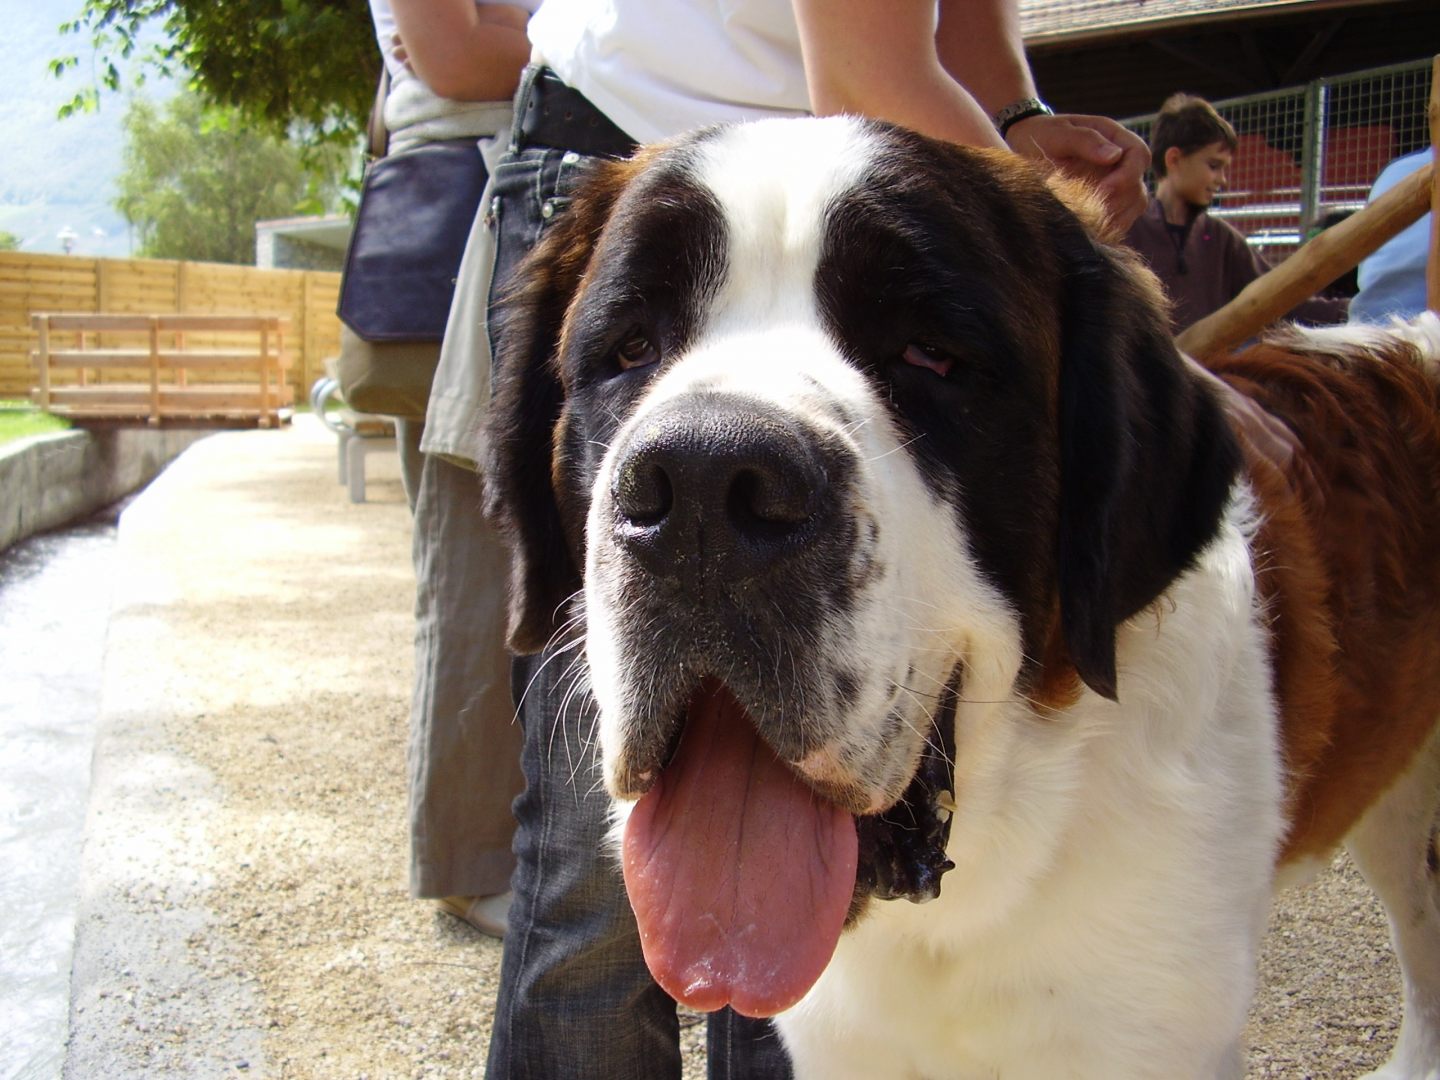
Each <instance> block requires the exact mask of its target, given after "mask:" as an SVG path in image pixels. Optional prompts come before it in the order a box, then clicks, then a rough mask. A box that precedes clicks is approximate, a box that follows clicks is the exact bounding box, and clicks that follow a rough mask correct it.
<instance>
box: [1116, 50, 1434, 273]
mask: <svg viewBox="0 0 1440 1080" xmlns="http://www.w3.org/2000/svg"><path fill="white" fill-rule="evenodd" d="M1431 71H1432V61H1431V60H1430V59H1428V58H1427V59H1424V60H1416V61H1412V62H1409V63H1405V64H1395V65H1392V66H1390V67H1383V68H1373V69H1370V70H1368V71H1358V72H1354V73H1353V74H1349V75H1340V76H1335V77H1332V78H1328V79H1318V80H1316V81H1315V82H1312V83H1309V84H1307V85H1305V86H1302V87H1296V88H1294V89H1289V90H1276V91H1271V92H1269V93H1264V94H1252V95H1249V96H1247V97H1237V98H1229V99H1227V100H1225V101H1216V102H1212V104H1213V105H1214V106H1215V108H1216V109H1217V110H1218V111H1219V112H1220V115H1221V116H1223V117H1225V119H1226V120H1228V121H1230V123H1231V124H1232V125H1233V126H1234V128H1235V133H1236V134H1237V135H1238V136H1239V145H1238V146H1237V147H1236V149H1235V155H1234V160H1233V162H1232V164H1231V167H1230V170H1229V187H1228V189H1227V190H1226V191H1225V192H1223V193H1222V194H1221V195H1220V196H1219V197H1218V198H1217V199H1216V201H1215V205H1214V207H1212V212H1213V213H1215V214H1216V215H1217V216H1220V217H1223V218H1225V219H1226V220H1228V221H1229V222H1230V223H1231V224H1232V225H1234V226H1235V227H1236V228H1237V229H1239V230H1240V231H1241V232H1242V233H1244V234H1245V235H1246V238H1247V239H1248V240H1249V242H1250V243H1251V244H1252V245H1254V246H1256V247H1258V248H1260V250H1261V251H1262V252H1263V253H1264V254H1265V256H1266V258H1268V259H1269V260H1270V261H1271V262H1278V261H1280V260H1281V259H1283V258H1284V257H1285V256H1286V255H1288V254H1290V252H1291V251H1293V250H1294V249H1295V248H1296V247H1297V246H1298V245H1299V244H1300V242H1301V240H1303V239H1304V238H1305V237H1306V236H1308V235H1311V234H1313V233H1314V232H1315V231H1316V230H1318V229H1322V228H1325V227H1327V226H1329V225H1332V224H1334V223H1335V222H1336V221H1338V220H1341V219H1342V218H1343V217H1344V216H1345V215H1347V214H1349V213H1353V212H1354V211H1355V210H1358V209H1359V208H1360V207H1362V206H1364V205H1365V197H1366V195H1367V194H1368V192H1369V190H1370V185H1371V183H1373V182H1374V180H1375V177H1376V175H1377V174H1378V173H1379V172H1380V170H1381V169H1382V168H1384V166H1385V165H1386V164H1387V163H1388V162H1390V161H1391V160H1393V159H1394V158H1397V157H1400V156H1401V155H1404V154H1408V153H1411V152H1412V151H1415V150H1419V149H1422V148H1423V147H1425V146H1428V145H1429V142H1430V137H1429V132H1428V128H1427V126H1426V117H1425V106H1426V103H1427V102H1428V101H1429V98H1430V80H1431ZM1154 119H1155V117H1154V115H1153V114H1152V115H1150V116H1141V117H1134V118H1132V119H1130V120H1126V121H1125V124H1126V126H1127V127H1129V128H1131V129H1132V130H1133V131H1135V132H1136V133H1137V134H1139V135H1140V137H1141V138H1143V139H1146V140H1147V141H1148V140H1149V138H1150V128H1151V126H1152V124H1153V122H1154Z"/></svg>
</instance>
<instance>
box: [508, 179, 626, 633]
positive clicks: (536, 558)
mask: <svg viewBox="0 0 1440 1080" xmlns="http://www.w3.org/2000/svg"><path fill="white" fill-rule="evenodd" d="M625 175H627V174H626V170H625V166H624V164H623V163H612V162H606V163H602V164H599V165H597V166H596V168H595V170H594V173H593V174H592V175H591V176H590V177H589V178H588V179H587V180H586V181H585V182H584V183H583V184H582V185H581V188H580V190H579V191H577V193H576V194H575V196H574V198H573V199H572V201H571V203H570V206H569V208H568V209H567V210H566V211H565V212H564V213H563V214H562V215H560V217H559V218H557V219H556V221H555V222H554V224H552V225H551V226H549V228H548V229H547V231H546V234H545V236H544V237H543V239H542V240H541V241H540V243H539V244H538V245H537V246H536V247H535V250H534V251H532V252H531V253H530V254H529V255H528V256H526V257H525V259H524V261H523V262H521V263H520V265H519V266H518V267H517V269H516V271H515V274H514V276H513V278H512V279H511V280H510V281H509V282H505V283H503V284H502V286H501V288H502V292H501V297H502V298H501V302H500V304H499V305H498V308H497V310H496V312H495V314H496V316H497V323H496V327H495V332H494V333H493V334H492V337H493V338H494V340H495V342H496V350H495V352H496V355H495V377H494V384H493V390H492V397H491V402H490V410H489V414H488V417H487V421H486V439H485V447H486V451H485V462H484V472H485V514H486V516H487V517H488V518H489V519H490V520H491V521H492V522H493V523H494V524H495V525H496V527H497V528H499V529H500V530H501V532H502V533H503V534H504V535H505V538H506V540H507V542H508V543H509V545H510V624H509V634H508V643H509V646H510V648H511V650H512V651H514V652H517V653H534V652H539V651H540V650H541V649H542V648H544V647H545V644H546V643H547V642H548V641H549V640H550V639H551V638H552V637H553V636H554V634H555V632H556V631H557V630H558V629H559V627H560V626H561V624H562V623H563V620H564V607H565V604H566V601H568V600H569V599H570V597H571V596H573V595H574V594H575V592H576V591H577V590H578V589H579V588H580V581H581V578H580V559H581V558H582V555H581V553H580V551H579V547H578V545H579V538H578V536H576V535H575V530H574V529H570V530H567V528H566V525H565V522H564V520H563V518H562V515H561V511H560V503H559V501H558V499H557V496H556V492H555V488H554V485H555V484H556V483H557V482H559V475H558V471H557V467H556V460H555V455H556V447H555V433H556V426H557V424H559V423H560V420H561V414H562V410H563V408H564V404H565V390H564V386H563V384H562V382H561V379H560V372H559V366H558V355H557V354H558V352H559V348H560V337H561V331H562V328H563V326H564V322H565V314H566V311H567V310H568V309H569V307H570V303H571V300H572V299H573V298H574V296H575V293H576V291H577V290H578V289H579V287H580V282H581V281H582V279H583V278H584V275H585V271H586V268H587V267H588V266H589V265H590V257H591V254H592V253H593V251H594V249H595V244H596V242H597V240H598V239H599V236H600V232H601V230H602V229H603V228H604V227H605V222H606V220H607V219H608V216H609V211H610V207H611V205H612V204H613V202H614V199H615V196H616V194H617V193H618V191H619V190H620V188H621V187H623V184H624V177H625Z"/></svg>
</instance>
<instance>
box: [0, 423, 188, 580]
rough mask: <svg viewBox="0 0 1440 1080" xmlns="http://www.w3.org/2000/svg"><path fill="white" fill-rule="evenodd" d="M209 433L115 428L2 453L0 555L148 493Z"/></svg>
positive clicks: (30, 442) (23, 443)
mask: <svg viewBox="0 0 1440 1080" xmlns="http://www.w3.org/2000/svg"><path fill="white" fill-rule="evenodd" d="M208 434H210V432H209V431H194V430H191V431H184V430H169V429H167V430H161V431H153V430H149V429H144V428H115V429H108V430H105V429H101V430H93V431H65V432H60V433H58V434H55V435H38V436H36V437H34V438H31V439H20V440H17V441H16V442H14V443H10V444H8V445H6V446H4V447H0V551H3V550H4V549H5V548H7V547H9V546H10V545H11V544H14V543H16V542H18V541H20V540H23V539H25V538H26V537H27V536H32V535H34V534H35V533H38V532H44V531H45V530H46V529H54V528H58V527H60V526H61V525H65V524H67V523H69V522H72V521H77V520H79V519H81V518H84V517H87V516H88V515H90V514H92V513H94V512H95V511H96V510H99V509H100V508H101V507H104V506H108V505H109V504H110V503H113V502H116V501H118V500H119V499H122V498H124V497H125V496H126V495H128V494H130V493H131V492H132V491H137V490H139V489H140V488H142V487H144V486H145V485H146V484H148V483H149V482H150V481H151V480H153V479H155V477H156V476H158V475H159V474H160V470H162V469H163V468H165V466H166V465H168V464H170V462H171V461H173V460H174V459H175V458H176V457H178V456H179V455H180V453H181V451H183V450H184V449H185V448H186V447H187V446H189V445H190V444H191V443H193V442H194V441H195V440H196V439H200V438H203V437H204V436H206V435H208Z"/></svg>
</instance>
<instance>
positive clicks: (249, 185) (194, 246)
mask: <svg viewBox="0 0 1440 1080" xmlns="http://www.w3.org/2000/svg"><path fill="white" fill-rule="evenodd" d="M124 124H125V135H126V145H125V159H124V165H123V167H122V169H121V173H120V176H119V178H118V180H117V184H118V187H119V195H118V197H117V198H116V199H115V207H116V209H118V210H119V211H120V212H121V213H122V214H124V215H125V220H126V221H128V222H129V223H130V225H131V227H132V228H134V229H135V233H136V236H137V237H138V240H139V254H141V255H145V256H149V257H152V258H164V259H199V260H204V261H207V262H227V263H242V264H243V263H253V262H254V261H255V222H256V221H259V220H264V219H267V218H277V217H288V216H290V215H292V214H297V213H313V212H316V211H317V210H321V209H324V208H325V206H326V205H327V204H329V203H331V202H332V201H333V199H334V196H335V185H334V183H333V182H332V181H329V180H325V179H323V178H322V176H323V174H317V173H316V172H315V171H313V170H312V169H310V168H307V165H306V163H305V162H304V161H303V160H302V156H301V154H300V152H299V150H298V149H297V148H296V147H295V146H294V145H293V144H291V143H289V142H287V141H285V140H283V139H281V138H279V137H278V136H276V135H274V134H272V133H270V132H268V131H257V130H255V129H254V128H253V127H251V126H249V125H247V124H246V123H245V121H244V118H243V116H242V114H241V113H240V111H239V110H238V109H235V108H228V107H224V106H215V105H206V104H205V102H204V101H203V100H202V99H201V98H200V97H199V95H197V94H193V93H182V94H177V95H176V96H175V97H174V98H172V99H171V100H170V101H169V102H168V103H167V104H166V106H165V108H164V110H163V111H162V110H159V109H157V108H156V107H155V106H154V105H153V104H151V103H150V102H148V101H146V100H144V99H143V98H137V99H135V100H134V101H133V102H132V103H131V105H130V108H129V110H128V111H127V113H126V115H125V121H124ZM331 175H334V173H331Z"/></svg>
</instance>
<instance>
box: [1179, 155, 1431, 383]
mask: <svg viewBox="0 0 1440 1080" xmlns="http://www.w3.org/2000/svg"><path fill="white" fill-rule="evenodd" d="M1434 175H1435V165H1434V164H1433V163H1431V164H1428V165H1426V166H1424V167H1423V168H1421V169H1420V170H1419V171H1417V172H1413V173H1411V174H1410V175H1409V176H1407V177H1405V178H1404V179H1403V180H1401V181H1400V182H1399V183H1398V184H1396V185H1395V186H1394V187H1393V188H1391V189H1390V190H1389V191H1387V192H1385V194H1384V195H1382V196H1380V198H1378V199H1376V200H1375V201H1374V202H1373V203H1371V204H1370V205H1369V206H1367V207H1365V209H1363V210H1360V211H1358V212H1356V213H1355V214H1352V215H1351V216H1350V217H1348V218H1346V219H1345V220H1344V221H1342V222H1340V223H1339V224H1338V225H1335V226H1332V227H1331V228H1329V229H1326V230H1325V231H1324V232H1322V233H1320V234H1319V235H1318V236H1316V237H1315V238H1314V239H1312V240H1311V241H1309V243H1307V244H1306V245H1305V246H1304V247H1302V248H1301V249H1300V250H1299V251H1297V252H1295V254H1294V255H1292V256H1290V258H1288V259H1286V260H1285V261H1284V262H1283V263H1281V264H1280V265H1279V266H1277V267H1275V268H1274V269H1273V270H1271V271H1270V272H1269V273H1267V274H1264V275H1262V276H1260V277H1258V278H1256V279H1255V280H1254V281H1252V282H1251V283H1250V284H1249V285H1247V286H1245V288H1244V289H1242V290H1241V292H1240V295H1239V296H1237V297H1235V299H1234V300H1231V301H1230V302H1229V303H1228V304H1226V305H1225V306H1224V307H1222V308H1221V309H1220V310H1219V311H1216V312H1212V313H1211V314H1209V315H1207V316H1205V318H1203V319H1201V320H1200V321H1199V322H1197V323H1194V324H1193V325H1192V326H1190V327H1188V328H1186V330H1185V331H1184V332H1183V333H1181V334H1180V335H1179V336H1178V337H1177V338H1176V339H1175V344H1176V345H1177V346H1179V348H1180V350H1181V351H1182V352H1187V353H1189V354H1190V355H1191V356H1194V357H1196V358H1198V359H1204V358H1205V357H1207V356H1213V355H1214V354H1215V353H1218V352H1221V351H1222V350H1224V349H1229V348H1233V347H1234V346H1236V345H1238V344H1240V343H1241V342H1242V341H1244V340H1245V339H1246V338H1249V337H1253V336H1254V335H1255V334H1256V333H1258V332H1259V331H1261V330H1263V329H1264V328H1265V327H1267V326H1269V325H1270V324H1271V323H1272V322H1274V321H1275V320H1276V319H1278V318H1280V317H1281V316H1282V315H1284V314H1285V313H1286V312H1287V311H1289V310H1290V309H1291V308H1293V307H1294V306H1295V305H1296V304H1298V303H1300V301H1302V300H1305V299H1307V298H1308V297H1311V296H1314V295H1315V294H1316V293H1317V292H1319V291H1320V290H1321V289H1323V288H1324V287H1325V286H1326V285H1329V284H1330V283H1331V282H1332V281H1334V280H1335V279H1336V278H1337V277H1339V276H1340V275H1341V274H1343V273H1344V272H1345V271H1346V270H1349V269H1350V268H1351V267H1352V266H1355V265H1356V264H1357V263H1359V262H1360V260H1361V259H1363V258H1365V256H1367V255H1369V254H1370V253H1371V252H1372V251H1374V250H1375V249H1376V248H1378V247H1379V246H1380V245H1381V244H1383V243H1385V241H1386V240H1389V239H1390V238H1391V237H1392V236H1394V235H1395V234H1396V233H1398V232H1399V231H1400V230H1401V229H1404V228H1406V227H1407V226H1409V225H1413V224H1414V223H1415V222H1417V221H1419V220H1420V217H1421V215H1422V214H1424V213H1425V212H1426V211H1427V210H1429V209H1430V203H1431V199H1432V197H1433V177H1434ZM1432 238H1433V235H1432Z"/></svg>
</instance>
